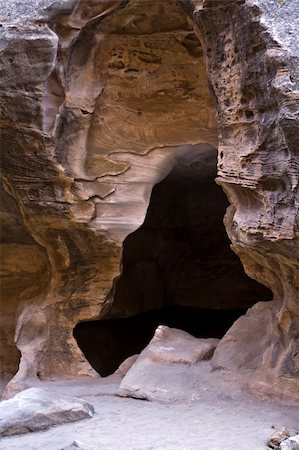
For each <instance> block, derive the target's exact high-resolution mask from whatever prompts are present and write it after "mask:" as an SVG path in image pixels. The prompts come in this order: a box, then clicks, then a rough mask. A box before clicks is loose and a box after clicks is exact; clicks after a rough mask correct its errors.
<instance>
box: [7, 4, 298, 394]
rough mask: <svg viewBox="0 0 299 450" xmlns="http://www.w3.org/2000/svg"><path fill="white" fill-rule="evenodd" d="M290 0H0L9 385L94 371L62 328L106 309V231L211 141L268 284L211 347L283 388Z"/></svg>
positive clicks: (293, 44)
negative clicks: (187, 155) (266, 294)
mask: <svg viewBox="0 0 299 450" xmlns="http://www.w3.org/2000/svg"><path fill="white" fill-rule="evenodd" d="M297 6H298V5H297V0H288V1H285V2H283V1H278V0H277V1H276V0H262V1H261V0H219V1H217V2H215V1H213V0H182V1H178V2H176V1H174V0H165V1H163V2H160V1H158V0H157V1H156V0H152V1H151V2H146V10H145V3H144V2H143V1H142V0H131V1H129V2H128V1H125V0H123V1H122V0H109V1H105V2H102V1H101V0H95V1H93V2H88V3H87V2H85V1H84V0H79V1H77V2H75V1H70V0H65V1H64V0H60V1H58V2H57V1H55V2H53V1H50V0H41V1H38V2H33V1H30V0H29V1H28V2H26V3H24V2H19V1H17V0H14V1H9V2H5V3H4V2H2V4H1V7H0V18H1V21H2V25H3V26H2V27H1V28H0V48H1V56H0V67H1V81H0V82H1V91H2V92H1V119H0V120H1V166H2V182H3V190H2V191H1V192H2V193H3V194H1V195H3V198H4V201H3V203H2V202H1V218H3V221H4V224H5V227H6V229H7V233H6V232H5V234H4V233H3V236H4V237H3V239H4V241H2V242H1V253H2V255H3V257H4V262H5V266H3V267H5V271H4V273H1V275H3V280H4V282H3V283H2V282H1V288H3V295H2V301H1V346H0V353H1V368H2V369H3V372H4V374H10V375H12V374H14V373H15V372H16V371H17V368H18V360H19V351H20V352H21V355H22V357H21V361H20V366H19V371H18V374H17V376H16V378H15V380H14V382H15V383H16V386H17V385H18V386H20V385H21V384H22V382H23V380H24V379H26V378H27V377H36V376H39V377H44V376H48V375H53V374H57V375H72V376H83V375H90V376H95V375H96V374H95V372H94V371H93V370H92V368H91V367H90V365H89V364H88V363H87V361H86V360H85V358H84V355H83V354H82V353H81V351H80V350H79V348H78V346H77V343H76V341H75V339H74V337H73V334H72V332H73V328H74V326H75V325H76V324H77V323H78V322H80V321H87V320H96V319H100V318H101V317H103V316H104V315H105V314H106V313H107V311H108V310H109V308H110V306H111V303H112V301H113V292H114V287H115V280H116V278H117V277H118V276H119V274H120V271H121V254H122V245H121V243H122V241H123V239H124V238H125V237H126V236H127V235H128V234H129V233H131V232H132V231H135V230H136V228H138V226H140V225H141V224H142V222H143V220H144V217H145V213H146V209H147V206H148V202H149V198H150V193H151V189H152V186H153V185H154V184H156V183H157V182H158V181H160V180H161V179H162V178H164V177H165V176H166V175H167V174H168V173H169V172H170V170H171V169H172V168H173V167H174V165H175V164H176V162H177V158H178V155H179V154H180V151H181V150H182V147H184V146H186V145H191V146H196V148H198V149H202V150H205V151H206V150H208V149H214V148H215V147H217V146H218V151H219V153H218V155H219V156H218V183H219V184H221V186H222V187H223V189H224V190H225V192H226V194H227V196H228V199H229V201H230V203H231V206H230V208H229V209H228V212H227V214H226V218H225V225H226V229H227V232H228V234H229V237H230V239H231V241H232V246H233V249H234V251H235V252H236V253H237V254H238V255H239V257H240V258H241V260H242V262H243V265H244V268H245V270H246V272H247V273H248V274H249V275H250V276H251V277H253V278H255V279H256V280H257V281H259V282H261V283H263V284H264V285H265V286H267V287H269V288H270V289H271V290H272V291H273V294H274V301H273V303H271V304H268V305H267V307H264V306H263V305H262V306H257V307H255V308H253V310H252V311H251V312H250V313H249V314H248V316H246V318H242V319H240V320H241V324H242V327H240V326H239V324H236V325H235V326H234V329H233V331H232V333H233V334H235V339H236V340H233V341H232V340H230V339H229V338H228V336H229V335H228V336H226V337H225V338H224V340H223V342H222V343H221V344H220V345H219V346H218V349H217V352H216V353H215V357H214V358H215V359H214V365H215V367H216V368H217V367H218V368H220V367H221V368H225V369H227V370H231V371H242V370H243V371H247V370H250V371H251V372H252V371H253V374H252V379H253V384H252V388H253V389H255V390H258V391H261V392H262V393H267V392H268V393H269V394H271V393H273V394H276V395H284V396H289V397H290V398H293V399H294V398H295V397H296V396H298V392H299V391H298V376H299V348H298V345H299V343H298V341H299V340H298V333H299V298H298V291H299V278H298V274H299V270H298V269H299V267H298V265H299V263H298V260H299V254H298V252H299V250H298V249H299V246H298V143H299V135H298V133H299V132H298V130H299V127H298V121H299V113H298V100H299V78H298V77H299V71H298V48H299V45H298V33H297V29H298V25H299V13H298V8H297ZM290 17H292V21H291V23H290V20H289V18H290ZM206 73H207V74H208V77H207V75H206ZM215 111H217V124H218V131H217V125H216V114H215ZM12 198H13V199H14V200H12ZM1 238H2V237H1ZM258 300H260V299H258ZM266 316H267V317H269V322H267V326H266V327H265V326H264V324H265V317H266ZM252 324H254V327H256V333H257V334H258V335H259V336H261V338H260V339H259V340H257V339H256V338H255V336H256V333H253V332H252V330H251V328H247V327H251V326H252ZM262 327H263V328H262ZM244 336H247V337H248V339H250V341H248V339H244ZM14 343H15V345H16V347H17V349H18V350H16V348H15V347H14ZM249 346H250V347H251V348H252V351H251V350H250V352H248V351H247V349H248V347H249ZM236 349H238V352H237V351H236ZM8 350H9V351H8ZM240 352H241V353H242V354H243V353H244V354H246V358H245V360H244V363H242V364H241V365H240V364H239V363H240V361H239V359H240V356H239V354H240ZM255 361H258V364H256V363H255ZM17 383H20V385H19V384H17ZM274 383H275V388H273V384H274ZM11 388H12V389H13V386H12V385H11Z"/></svg>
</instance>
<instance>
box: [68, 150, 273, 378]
mask: <svg viewBox="0 0 299 450" xmlns="http://www.w3.org/2000/svg"><path fill="white" fill-rule="evenodd" d="M215 176H216V150H211V149H209V150H208V151H202V152H198V153H196V152H194V151H193V152H191V153H190V152H189V151H187V152H185V153H184V154H182V155H181V157H180V158H177V164H176V165H175V167H174V169H173V170H172V171H171V172H170V174H169V175H168V176H167V177H166V178H165V179H164V180H162V181H161V182H160V183H159V184H157V185H156V186H154V188H153V190H152V195H151V200H150V204H149V207H148V210H147V215H146V218H145V220H144V223H143V225H142V226H141V227H140V228H139V229H138V230H136V231H135V232H133V233H131V234H130V235H129V236H128V237H127V238H126V239H125V241H124V245H123V262H122V265H123V270H122V274H121V276H120V277H119V279H118V281H117V284H116V286H115V295H114V301H113V304H112V307H111V309H110V311H109V312H108V314H107V315H106V316H105V318H104V320H100V321H93V322H83V323H79V324H78V325H77V326H76V327H75V329H74V336H75V338H76V339H77V342H78V345H79V347H80V348H81V350H82V351H83V353H84V354H85V356H86V358H87V359H88V361H89V362H90V364H91V365H92V366H93V367H94V368H95V369H96V370H97V371H98V372H99V373H100V375H102V376H106V375H109V374H111V373H113V372H114V371H115V370H116V369H117V367H118V366H119V364H120V363H121V362H122V361H124V360H125V359H126V358H127V357H128V356H130V355H133V354H135V353H140V351H142V349H143V348H144V347H145V346H146V345H147V343H148V342H149V340H150V339H151V337H152V336H153V334H154V330H155V328H156V327H157V326H158V325H160V324H165V325H168V326H171V327H174V328H180V329H183V330H185V331H187V332H189V333H191V334H193V335H194V336H196V337H203V338H206V337H218V338H221V337H222V336H223V335H224V334H225V333H226V331H227V330H228V329H229V328H230V326H231V325H232V324H233V322H234V321H235V320H236V319H237V318H238V317H239V316H240V315H242V314H244V313H245V312H246V310H247V308H249V307H251V306H253V305H254V304H255V303H257V302H258V301H260V300H263V301H265V300H271V299H272V293H271V291H269V290H268V289H267V288H266V287H264V286H262V285H260V284H259V283H257V282H256V281H254V280H252V279H251V278H249V277H248V276H247V275H246V274H245V272H244V269H243V266H242V264H241V261H240V260H239V258H238V257H237V256H236V255H235V254H234V253H233V251H232V250H231V248H230V241H229V239H228V236H227V234H226V231H225V228H224V224H223V217H224V214H225V211H226V208H227V207H228V206H229V203H228V200H227V197H226V195H225V194H224V193H223V191H222V189H221V188H220V187H219V186H218V185H217V184H216V183H215V181H214V180H215Z"/></svg>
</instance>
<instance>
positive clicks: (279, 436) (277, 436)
mask: <svg viewBox="0 0 299 450" xmlns="http://www.w3.org/2000/svg"><path fill="white" fill-rule="evenodd" d="M290 436H291V434H290V432H289V431H288V430H287V429H286V428H285V427H283V428H282V429H281V430H277V431H275V432H274V433H273V434H272V436H270V439H269V440H268V446H269V447H270V448H277V447H278V446H279V445H280V444H281V442H282V441H284V440H286V439H288V438H289V437H290Z"/></svg>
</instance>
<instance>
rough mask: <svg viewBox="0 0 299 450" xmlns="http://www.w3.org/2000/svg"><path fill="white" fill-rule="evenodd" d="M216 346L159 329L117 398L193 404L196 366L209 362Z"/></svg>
mask: <svg viewBox="0 0 299 450" xmlns="http://www.w3.org/2000/svg"><path fill="white" fill-rule="evenodd" d="M218 342H219V340H218V339H197V338H195V337H193V336H191V335H190V334H188V333H186V332H184V331H182V330H176V329H175V328H169V327H166V326H162V325H161V326H159V327H158V328H157V329H156V331H155V334H154V337H153V338H152V340H151V341H150V343H149V344H148V346H147V347H146V348H145V349H144V350H143V351H142V352H141V354H140V355H139V356H138V358H137V359H136V361H135V362H134V363H133V365H132V367H131V368H130V369H129V370H128V372H127V373H126V375H125V377H124V378H123V380H122V381H121V383H120V386H119V389H118V395H120V396H122V397H134V398H141V399H146V400H158V401H177V400H194V399H195V398H196V395H197V394H198V383H199V382H200V381H199V376H198V375H199V372H198V371H196V364H197V363H199V362H200V361H203V360H209V359H211V357H212V355H213V353H214V351H215V348H216V347H217V344H218Z"/></svg>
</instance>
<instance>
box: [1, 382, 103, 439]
mask: <svg viewBox="0 0 299 450" xmlns="http://www.w3.org/2000/svg"><path fill="white" fill-rule="evenodd" d="M93 413H94V408H93V406H92V405H90V404H89V403H87V402H86V401H84V400H81V399H79V398H75V397H70V396H66V395H58V394H55V393H53V392H52V391H51V390H50V389H40V388H30V389H27V390H26V391H23V392H20V393H19V394H17V395H16V396H15V397H13V398H12V399H9V400H5V401H3V402H1V403H0V436H10V435H13V434H22V433H28V432H29V431H39V430H45V429H47V428H49V427H51V426H53V425H60V424H63V423H67V422H76V421H77V420H82V419H87V418H89V417H92V416H93Z"/></svg>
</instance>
